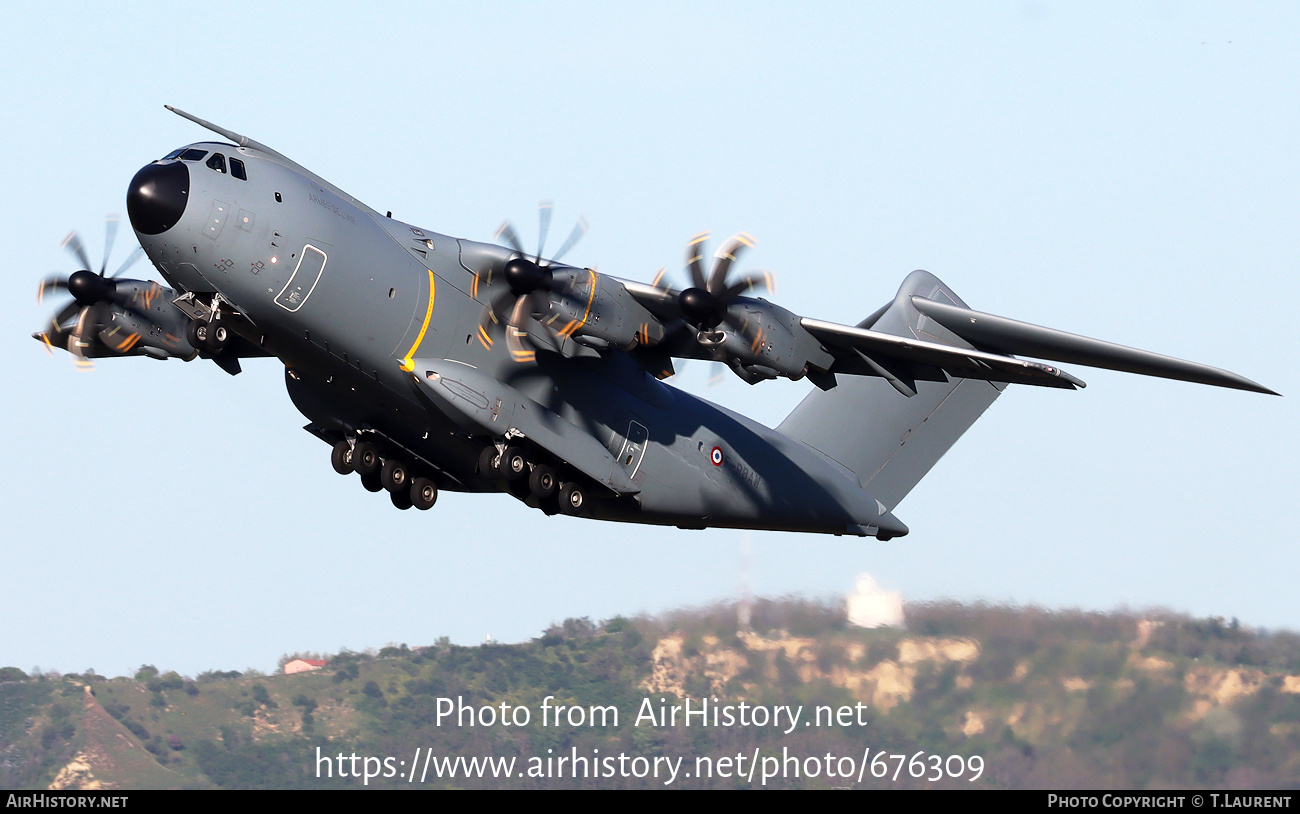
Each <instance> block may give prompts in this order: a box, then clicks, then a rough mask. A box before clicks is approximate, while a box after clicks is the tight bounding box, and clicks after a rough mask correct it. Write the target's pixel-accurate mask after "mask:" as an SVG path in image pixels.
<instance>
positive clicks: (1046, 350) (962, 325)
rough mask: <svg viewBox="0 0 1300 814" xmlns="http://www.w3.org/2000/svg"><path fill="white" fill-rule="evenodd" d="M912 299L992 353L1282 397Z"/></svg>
mask: <svg viewBox="0 0 1300 814" xmlns="http://www.w3.org/2000/svg"><path fill="white" fill-rule="evenodd" d="M911 299H912V304H913V305H914V306H916V310H918V311H920V312H921V313H922V314H925V315H926V316H928V317H930V318H931V319H933V320H934V321H935V322H937V323H939V324H940V325H942V326H943V327H945V328H947V329H948V330H950V331H952V332H953V333H955V334H957V335H958V336H960V337H961V338H962V339H965V340H966V341H967V342H970V343H971V344H972V345H975V346H976V347H981V348H987V349H988V350H990V351H995V352H998V353H1016V354H1022V355H1024V356H1035V357H1038V358H1039V359H1051V360H1053V361H1057V362H1068V363H1070V364H1077V365H1087V366H1088V367H1101V368H1106V369H1107V370H1121V371H1124V372H1126V373H1140V374H1142V375H1144V376H1159V377H1161V378H1164V379H1178V380H1180V381H1185V382H1196V383H1198V384H1210V385H1214V386H1216V387H1230V388H1233V389H1235V390H1250V391H1252V392H1255V393H1268V394H1270V395H1274V396H1276V395H1278V394H1277V393H1276V392H1274V391H1273V390H1269V389H1268V388H1267V387H1264V386H1263V385H1260V384H1257V383H1255V382H1253V381H1251V380H1250V379H1247V378H1246V377H1245V376H1238V375H1237V374H1236V373H1231V372H1229V371H1227V370H1221V369H1219V368H1217V367H1210V366H1209V365H1203V364H1200V363H1198V362H1188V361H1186V360H1183V359H1175V358H1174V357H1172V356H1163V355H1161V354H1159V353H1152V352H1150V351H1145V350H1138V349H1137V348H1130V347H1126V346H1124V345H1116V344H1115V343H1113V342H1103V341H1102V340H1100V339H1090V338H1088V337H1086V336H1078V335H1077V334H1071V333H1066V332H1065V331H1058V330H1055V329H1054V328H1044V327H1043V326H1041V325H1032V324H1030V323H1028V322H1020V321H1018V320H1014V319H1008V318H1006V317H999V316H995V315H994V314H985V313H981V312H979V311H972V310H970V309H969V308H960V307H958V306H956V305H950V304H948V303H944V302H939V301H938V300H933V299H928V298H926V297H919V296H915V295H914V296H912V298H911Z"/></svg>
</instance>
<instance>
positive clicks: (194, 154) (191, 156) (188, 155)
mask: <svg viewBox="0 0 1300 814" xmlns="http://www.w3.org/2000/svg"><path fill="white" fill-rule="evenodd" d="M207 154H208V151H207V150H199V149H195V148H191V149H189V150H186V151H185V152H183V153H181V154H180V156H179V158H180V160H181V161H201V160H202V159H203V156H205V155H207Z"/></svg>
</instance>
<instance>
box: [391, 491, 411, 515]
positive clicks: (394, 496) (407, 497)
mask: <svg viewBox="0 0 1300 814" xmlns="http://www.w3.org/2000/svg"><path fill="white" fill-rule="evenodd" d="M388 498H389V500H391V501H393V505H394V506H396V507H397V508H399V509H401V510H403V511H405V510H407V509H409V508H411V493H410V491H408V490H406V489H403V490H402V491H400V492H392V493H390V494H389V495H388Z"/></svg>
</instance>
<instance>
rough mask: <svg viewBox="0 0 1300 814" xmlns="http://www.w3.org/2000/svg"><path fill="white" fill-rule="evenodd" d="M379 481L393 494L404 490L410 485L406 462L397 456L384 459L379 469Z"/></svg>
mask: <svg viewBox="0 0 1300 814" xmlns="http://www.w3.org/2000/svg"><path fill="white" fill-rule="evenodd" d="M379 482H380V483H382V484H383V485H384V488H385V489H387V490H388V491H390V492H392V493H393V494H397V493H398V492H405V491H406V490H407V489H409V488H410V486H411V476H410V472H409V470H407V468H406V464H405V463H403V462H402V461H401V460H399V459H397V458H389V459H388V460H387V461H384V468H383V469H381V470H379Z"/></svg>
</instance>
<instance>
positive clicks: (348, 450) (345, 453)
mask: <svg viewBox="0 0 1300 814" xmlns="http://www.w3.org/2000/svg"><path fill="white" fill-rule="evenodd" d="M330 463H331V464H333V465H334V471H335V472H337V473H339V474H340V475H350V474H352V472H353V469H354V468H353V466H352V445H351V444H349V443H348V442H347V441H339V442H338V443H337V444H335V445H334V451H333V452H332V453H330Z"/></svg>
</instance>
